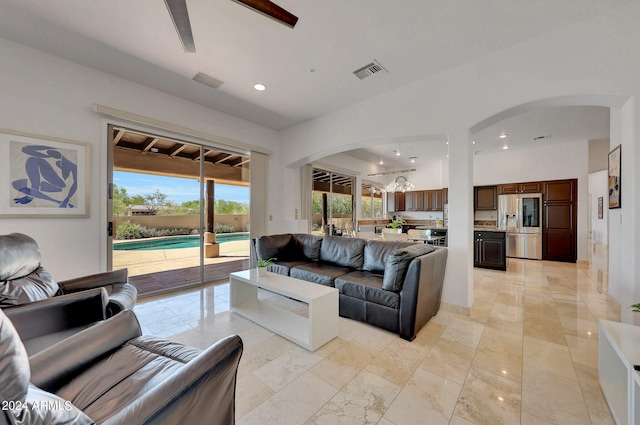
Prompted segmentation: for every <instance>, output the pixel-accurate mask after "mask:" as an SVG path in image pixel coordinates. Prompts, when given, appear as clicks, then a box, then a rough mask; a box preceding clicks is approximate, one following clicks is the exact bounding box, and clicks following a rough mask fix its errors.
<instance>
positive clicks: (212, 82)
mask: <svg viewBox="0 0 640 425" xmlns="http://www.w3.org/2000/svg"><path fill="white" fill-rule="evenodd" d="M193 81H197V82H199V83H201V84H204V85H205V86H209V87H213V88H214V89H217V88H218V87H220V86H221V85H222V81H220V80H218V79H216V78H213V77H210V76H209V75H207V74H203V73H202V72H198V73H197V74H196V76H195V77H193Z"/></svg>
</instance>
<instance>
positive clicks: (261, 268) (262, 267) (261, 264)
mask: <svg viewBox="0 0 640 425" xmlns="http://www.w3.org/2000/svg"><path fill="white" fill-rule="evenodd" d="M277 260H278V259H277V258H269V259H268V260H264V259H262V258H258V263H257V264H256V265H257V266H258V267H257V269H258V276H262V277H264V276H266V275H267V267H269V266H270V265H272V264H273V262H274V261H277Z"/></svg>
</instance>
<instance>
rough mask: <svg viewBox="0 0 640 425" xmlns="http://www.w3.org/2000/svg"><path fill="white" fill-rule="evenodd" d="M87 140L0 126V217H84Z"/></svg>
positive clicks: (87, 185)
mask: <svg viewBox="0 0 640 425" xmlns="http://www.w3.org/2000/svg"><path fill="white" fill-rule="evenodd" d="M90 158H91V145H90V144H89V143H85V142H78V141H74V140H67V139H61V138H54V137H47V136H42V135H38V134H31V133H23V132H19V131H13V130H7V129H0V217H20V218H29V217H38V218H43V217H46V218H67V217H76V218H87V217H89V200H90V196H89V188H90V176H91V172H90Z"/></svg>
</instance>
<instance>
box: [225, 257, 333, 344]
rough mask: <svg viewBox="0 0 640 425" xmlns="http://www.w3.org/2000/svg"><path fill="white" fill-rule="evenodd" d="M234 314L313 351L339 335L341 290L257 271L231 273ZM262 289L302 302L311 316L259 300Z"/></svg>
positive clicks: (232, 308) (230, 281)
mask: <svg viewBox="0 0 640 425" xmlns="http://www.w3.org/2000/svg"><path fill="white" fill-rule="evenodd" d="M229 283H230V288H231V311H233V312H235V313H238V314H240V315H242V316H244V317H246V318H247V319H249V320H251V321H253V322H256V323H257V324H259V325H261V326H264V327H265V328H267V329H269V330H271V331H273V332H275V333H277V334H278V335H281V336H283V337H285V338H287V339H289V340H291V341H293V342H295V343H296V344H298V345H300V346H302V347H304V348H306V349H307V350H310V351H315V350H316V349H318V348H319V347H321V346H323V345H324V344H326V343H327V342H329V341H331V340H332V339H333V338H335V337H336V336H338V290H337V289H336V288H330V287H328V286H324V285H319V284H317V283H311V282H307V281H304V280H300V279H295V278H292V277H289V276H283V275H280V274H277V273H271V272H268V273H267V276H266V277H260V276H258V273H257V271H256V270H255V269H251V270H244V271H241V272H234V273H231V274H229ZM258 288H262V289H266V290H268V291H271V292H273V293H276V294H279V295H282V296H285V297H289V298H292V299H294V300H298V301H301V302H303V303H306V304H308V306H309V317H308V318H307V317H303V316H301V315H299V314H296V313H294V312H292V311H289V310H286V309H283V308H280V307H278V306H276V305H274V304H273V303H270V302H269V301H268V299H267V300H260V299H258Z"/></svg>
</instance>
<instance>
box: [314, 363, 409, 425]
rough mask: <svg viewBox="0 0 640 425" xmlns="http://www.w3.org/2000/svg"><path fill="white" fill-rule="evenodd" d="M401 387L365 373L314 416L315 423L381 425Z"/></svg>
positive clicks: (318, 424) (322, 424)
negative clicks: (385, 413) (383, 416)
mask: <svg viewBox="0 0 640 425" xmlns="http://www.w3.org/2000/svg"><path fill="white" fill-rule="evenodd" d="M401 388H402V387H401V386H400V385H395V384H393V383H391V382H389V381H387V380H386V379H384V378H381V377H380V376H378V375H375V374H373V373H370V372H367V371H366V370H365V371H362V372H360V373H359V374H358V375H356V377H355V378H354V379H353V380H351V381H350V382H349V383H348V384H347V385H346V386H345V387H344V388H343V389H342V390H341V391H340V392H338V394H336V395H335V396H334V397H333V398H332V399H331V400H330V401H329V402H328V403H327V404H325V405H324V406H323V407H322V408H321V409H320V410H319V411H318V412H317V413H316V414H315V415H313V417H312V418H311V421H312V422H313V423H315V424H317V425H334V424H347V423H350V424H363V425H368V424H372V425H373V424H377V423H378V421H379V420H380V419H381V418H382V415H383V414H384V412H385V411H386V410H387V408H388V407H389V406H390V405H391V402H392V401H393V400H394V399H395V397H396V396H397V395H398V393H399V392H400V389H401Z"/></svg>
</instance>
